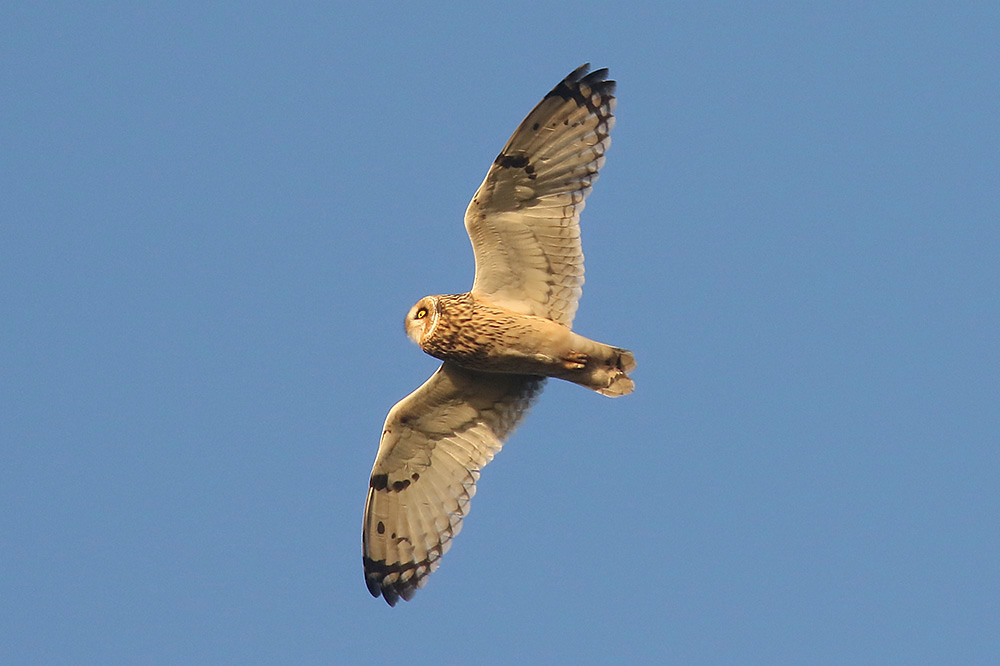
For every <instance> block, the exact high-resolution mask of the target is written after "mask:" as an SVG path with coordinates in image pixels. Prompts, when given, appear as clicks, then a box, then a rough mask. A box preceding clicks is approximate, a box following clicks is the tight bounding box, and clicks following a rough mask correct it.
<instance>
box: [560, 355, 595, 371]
mask: <svg viewBox="0 0 1000 666" xmlns="http://www.w3.org/2000/svg"><path fill="white" fill-rule="evenodd" d="M589 359H590V357H589V356H587V355H586V354H584V353H582V352H575V351H571V352H569V353H568V354H566V356H564V357H563V359H562V365H563V367H564V368H566V369H567V370H579V369H580V368H582V367H584V366H586V365H587V361H588V360H589Z"/></svg>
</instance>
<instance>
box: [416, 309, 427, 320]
mask: <svg viewBox="0 0 1000 666" xmlns="http://www.w3.org/2000/svg"><path fill="white" fill-rule="evenodd" d="M426 316H427V308H420V309H419V310H417V314H416V318H417V319H423V318H424V317H426Z"/></svg>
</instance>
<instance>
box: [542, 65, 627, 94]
mask: <svg viewBox="0 0 1000 666" xmlns="http://www.w3.org/2000/svg"><path fill="white" fill-rule="evenodd" d="M587 72H590V73H589V74H588V73H587ZM581 85H586V86H587V87H589V88H590V89H591V91H593V92H595V93H597V94H598V95H600V96H601V97H605V98H606V97H613V96H614V93H615V88H616V87H617V85H618V84H617V82H616V81H614V80H613V79H608V68H607V67H602V68H601V69H595V70H594V71H593V72H591V71H590V63H589V62H587V63H584V64H582V65H580V66H579V67H577V68H576V69H574V70H573V71H572V72H570V73H569V74H568V75H566V78H564V79H563V80H562V81H560V82H559V85H557V86H556V87H555V88H553V89H552V90H551V91H550V92H549V94H548V95H546V97H551V96H553V95H558V96H559V97H562V98H563V99H567V100H568V99H573V98H574V97H579V92H578V91H579V89H580V86H581ZM581 102H582V100H581Z"/></svg>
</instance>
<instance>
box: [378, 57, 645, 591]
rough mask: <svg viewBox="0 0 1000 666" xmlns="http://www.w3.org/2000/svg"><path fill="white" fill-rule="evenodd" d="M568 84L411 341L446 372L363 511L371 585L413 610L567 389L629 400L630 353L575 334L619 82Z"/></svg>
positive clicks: (506, 158) (487, 200)
mask: <svg viewBox="0 0 1000 666" xmlns="http://www.w3.org/2000/svg"><path fill="white" fill-rule="evenodd" d="M589 70H590V66H589V65H584V66H582V67H580V68H579V69H577V70H576V71H574V72H573V73H571V74H570V75H569V76H567V77H566V78H565V79H563V80H562V82H560V83H559V85H557V86H556V87H555V88H553V89H552V91H551V92H550V93H549V94H548V95H546V96H545V98H544V99H543V100H542V101H541V102H539V104H538V106H536V107H535V108H534V110H532V111H531V113H529V114H528V117H527V118H525V119H524V121H523V122H522V123H521V125H520V126H519V127H518V128H517V130H516V131H515V132H514V135H513V136H512V137H511V138H510V140H509V141H508V142H507V145H506V146H504V149H503V150H502V151H501V152H500V155H499V156H498V157H497V158H496V159H495V160H494V161H493V165H492V166H491V167H490V169H489V171H488V172H487V174H486V180H484V181H483V184H482V185H481V186H480V187H479V191H477V192H476V195H475V196H474V197H472V203H470V204H469V208H468V210H466V212H465V228H466V230H468V232H469V237H470V238H471V239H472V249H473V251H474V252H475V256H476V278H475V282H474V284H473V285H472V291H470V292H469V293H466V294H458V295H446V296H427V297H426V298H423V299H421V300H420V301H418V302H417V304H416V305H414V306H413V308H412V309H411V310H410V312H409V314H407V316H406V333H407V335H409V336H410V338H411V339H413V341H414V342H416V343H417V344H418V345H420V348H421V349H423V350H424V351H425V352H427V353H428V354H430V355H431V356H435V357H437V358H439V359H441V360H442V361H443V363H442V364H441V367H440V368H438V370H437V372H435V373H434V374H433V375H432V376H431V378H430V379H428V380H427V381H426V382H424V384H423V385H422V386H421V387H420V388H418V389H417V390H416V391H414V392H413V393H411V394H410V395H408V396H406V397H405V398H403V400H401V401H400V402H398V403H397V404H396V405H395V406H394V407H393V408H392V409H391V410H390V411H389V416H388V418H386V420H385V425H384V426H383V428H382V441H381V443H380V445H379V449H378V455H377V456H376V458H375V466H374V468H373V469H372V476H371V483H370V488H369V490H368V502H367V504H366V505H365V522H364V536H363V544H364V568H365V582H366V583H367V585H368V590H369V591H370V592H371V593H372V595H373V596H375V597H378V596H379V595H382V596H383V597H384V598H385V600H386V601H387V602H388V603H389V605H390V606H394V605H395V604H396V602H397V601H398V600H399V598H400V597H402V598H403V599H407V600H409V599H410V598H411V597H412V596H413V594H414V592H416V590H417V589H418V588H420V587H422V586H423V585H424V583H425V582H426V581H427V576H428V575H429V574H430V573H431V572H432V571H434V570H435V569H437V567H438V564H439V562H440V559H441V556H442V555H444V553H445V552H446V551H447V550H448V548H449V547H450V546H451V540H452V539H453V538H454V537H455V535H456V534H458V532H459V530H460V529H461V528H462V518H463V517H464V516H465V514H466V513H468V511H469V501H470V500H471V499H472V496H473V495H474V494H475V492H476V481H477V480H478V479H479V471H480V469H482V467H483V466H484V465H485V464H486V463H488V462H489V461H490V460H491V459H492V458H493V456H494V454H496V453H497V451H499V450H500V447H501V445H502V444H503V441H504V440H505V439H506V438H507V436H508V435H510V433H511V432H512V431H513V430H514V428H515V427H516V426H517V424H518V423H519V422H520V421H521V419H522V418H523V417H524V414H525V412H526V411H527V409H528V407H529V406H530V405H531V404H532V402H534V400H535V398H537V397H538V394H539V393H540V392H541V390H542V386H543V385H544V383H545V378H546V377H558V378H559V379H565V380H568V381H571V382H574V383H576V384H580V385H582V386H586V387H587V388H591V389H593V390H595V391H597V392H598V393H602V394H604V395H610V396H619V395H625V394H627V393H631V392H632V389H633V387H634V384H633V382H632V380H631V379H630V378H629V377H628V374H627V373H628V372H629V371H631V370H632V369H633V368H634V367H635V359H634V358H633V357H632V354H631V352H629V351H627V350H624V349H619V348H617V347H611V346H609V345H605V344H602V343H600V342H595V341H593V340H589V339H587V338H585V337H583V336H581V335H577V334H576V333H574V332H573V331H572V330H571V326H572V324H573V316H574V314H575V313H576V307H577V301H579V299H580V294H581V286H582V285H583V252H582V250H581V249H580V225H579V221H580V211H582V210H583V206H584V199H585V198H586V197H587V195H588V194H589V193H590V188H591V186H592V185H593V183H594V181H595V180H597V171H598V169H600V168H601V165H603V164H604V153H605V151H607V149H608V145H609V144H610V143H611V139H610V138H609V136H608V133H609V132H610V131H611V127H612V126H613V125H614V116H613V115H612V112H613V111H614V108H615V98H614V91H615V82H614V81H609V80H607V78H606V77H607V74H608V70H606V69H599V70H597V71H596V72H592V73H590V74H588V73H587V72H588V71H589Z"/></svg>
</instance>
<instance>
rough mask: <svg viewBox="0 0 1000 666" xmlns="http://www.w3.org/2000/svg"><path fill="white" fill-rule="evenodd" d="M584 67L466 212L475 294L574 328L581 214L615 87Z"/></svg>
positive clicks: (551, 98)
mask: <svg viewBox="0 0 1000 666" xmlns="http://www.w3.org/2000/svg"><path fill="white" fill-rule="evenodd" d="M589 69H590V66H589V65H583V66H582V67H580V68H579V69H577V70H575V71H574V72H572V73H571V74H570V75H569V76H567V77H566V78H565V79H563V80H562V82H560V83H559V85H557V86H556V87H555V88H553V89H552V91H551V92H549V94H547V95H546V96H545V97H544V99H542V101H541V102H539V103H538V106H536V107H535V108H534V109H533V110H532V111H531V113H529V114H528V117H527V118H525V119H524V120H523V121H522V122H521V124H520V126H519V127H518V128H517V130H515V131H514V134H513V136H511V137H510V140H509V141H508V142H507V145H506V146H504V149H503V150H502V151H500V155H499V156H498V157H497V158H496V160H495V161H494V162H493V165H492V166H491V167H490V170H489V172H487V174H486V180H484V181H483V184H482V185H481V186H480V187H479V190H478V191H477V192H476V194H475V196H474V197H473V198H472V203H470V204H469V208H468V210H466V212H465V228H466V230H467V231H468V232H469V237H470V238H471V239H472V248H473V251H474V252H475V255H476V280H475V284H474V285H473V287H472V293H474V294H477V295H481V296H486V297H487V300H489V301H490V302H492V303H495V304H497V305H502V306H504V307H506V308H509V309H511V310H514V311H515V312H521V313H523V314H531V315H536V316H539V317H546V318H548V319H552V320H553V321H556V322H559V323H560V324H563V325H565V326H571V325H572V323H573V316H574V315H575V314H576V307H577V302H578V301H579V300H580V294H581V293H582V287H583V250H582V249H581V246H580V212H581V211H582V210H583V207H584V200H585V199H586V197H587V195H588V194H590V188H591V186H592V185H593V184H594V181H596V180H597V172H598V170H600V168H601V166H602V165H603V164H604V153H605V151H607V149H608V146H609V145H611V138H610V137H609V133H610V132H611V128H612V127H613V126H614V120H615V119H614V115H613V112H614V108H615V97H614V92H615V82H614V81H609V80H607V75H608V70H606V69H599V70H597V71H595V72H591V73H590V74H588V73H587V71H588V70H589Z"/></svg>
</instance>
